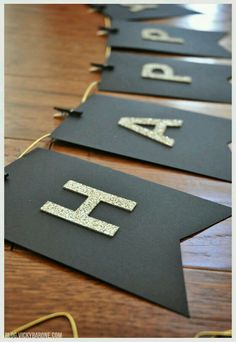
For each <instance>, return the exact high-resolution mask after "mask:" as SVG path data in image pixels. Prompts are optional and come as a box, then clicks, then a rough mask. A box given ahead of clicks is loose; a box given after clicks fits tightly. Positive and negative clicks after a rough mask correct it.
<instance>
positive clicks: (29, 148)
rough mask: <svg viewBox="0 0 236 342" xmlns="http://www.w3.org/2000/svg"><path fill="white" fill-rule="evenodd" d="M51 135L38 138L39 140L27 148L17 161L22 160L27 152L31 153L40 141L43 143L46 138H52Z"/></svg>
mask: <svg viewBox="0 0 236 342" xmlns="http://www.w3.org/2000/svg"><path fill="white" fill-rule="evenodd" d="M50 135H51V133H47V134H45V135H43V136H42V137H40V138H38V139H37V140H35V141H34V142H33V143H32V144H31V145H30V146H29V147H27V148H26V149H25V150H24V151H23V152H22V153H21V154H20V155H19V157H18V158H17V159H20V158H22V157H23V156H24V155H25V154H26V153H27V152H29V151H30V150H31V149H32V148H33V147H34V146H35V145H37V144H38V143H39V142H40V141H42V140H43V139H45V138H48V137H50Z"/></svg>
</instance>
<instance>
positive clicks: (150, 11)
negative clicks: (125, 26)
mask: <svg viewBox="0 0 236 342" xmlns="http://www.w3.org/2000/svg"><path fill="white" fill-rule="evenodd" d="M92 7H93V8H94V9H96V10H98V11H100V12H102V13H103V14H104V15H105V16H107V17H110V18H113V19H124V20H146V19H161V18H170V17H176V16H182V15H189V14H199V12H196V11H193V10H190V9H187V8H184V7H182V6H179V5H174V4H171V5H168V4H131V5H127V4H123V5H121V4H120V5H110V4H104V5H92Z"/></svg>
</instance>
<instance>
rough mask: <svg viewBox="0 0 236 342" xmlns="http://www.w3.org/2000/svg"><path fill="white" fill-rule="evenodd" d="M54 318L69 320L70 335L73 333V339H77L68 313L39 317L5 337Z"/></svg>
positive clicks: (76, 331) (72, 321) (75, 328)
mask: <svg viewBox="0 0 236 342" xmlns="http://www.w3.org/2000/svg"><path fill="white" fill-rule="evenodd" d="M56 317H66V318H67V319H68V320H69V322H70V326H71V330H72V333H73V337H75V338H77V337H79V336H78V330H77V326H76V323H75V320H74V318H73V317H72V316H71V314H70V313H68V312H55V313H52V314H50V315H46V316H42V317H40V318H38V319H35V320H34V321H32V322H29V323H26V324H24V325H22V326H20V327H19V328H16V329H14V330H12V331H11V332H9V333H7V334H6V336H5V337H14V336H16V335H17V334H19V333H20V332H23V331H24V330H27V329H29V328H32V327H34V326H35V325H38V324H40V323H42V322H45V321H48V320H50V319H52V318H56Z"/></svg>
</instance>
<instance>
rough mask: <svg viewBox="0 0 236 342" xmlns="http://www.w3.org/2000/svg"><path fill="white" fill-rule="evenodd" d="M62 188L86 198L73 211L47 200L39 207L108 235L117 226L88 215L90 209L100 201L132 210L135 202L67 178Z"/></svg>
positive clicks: (115, 229) (111, 233) (111, 234)
mask: <svg viewBox="0 0 236 342" xmlns="http://www.w3.org/2000/svg"><path fill="white" fill-rule="evenodd" d="M63 188H64V189H67V190H70V191H73V192H76V193H79V194H81V195H85V196H87V197H88V198H87V199H86V200H85V201H84V202H83V203H82V204H81V206H80V207H79V208H78V209H77V210H75V211H74V210H71V209H68V208H65V207H62V206H60V205H58V204H56V203H53V202H50V201H47V202H46V203H45V204H44V205H43V206H42V207H41V208H40V209H41V210H42V211H44V212H46V213H48V214H51V215H55V216H57V217H60V218H62V219H64V220H67V221H70V222H73V223H76V224H79V225H81V226H83V227H86V228H89V229H92V230H95V231H97V232H99V233H102V234H105V235H108V236H114V235H115V233H116V232H117V230H118V229H119V227H118V226H115V225H113V224H111V223H107V222H104V221H101V220H98V219H95V218H93V217H90V216H89V214H90V213H91V212H92V210H93V209H94V208H95V207H96V206H97V205H98V204H99V203H100V202H104V203H108V204H110V205H113V206H115V207H118V208H122V209H125V210H127V211H132V210H133V209H134V208H135V206H136V204H137V203H136V202H134V201H130V200H127V199H125V198H122V197H118V196H115V195H112V194H109V193H107V192H104V191H101V190H97V189H95V188H91V187H89V186H87V185H84V184H81V183H77V182H75V181H73V180H69V181H68V182H67V183H66V184H65V185H64V187H63Z"/></svg>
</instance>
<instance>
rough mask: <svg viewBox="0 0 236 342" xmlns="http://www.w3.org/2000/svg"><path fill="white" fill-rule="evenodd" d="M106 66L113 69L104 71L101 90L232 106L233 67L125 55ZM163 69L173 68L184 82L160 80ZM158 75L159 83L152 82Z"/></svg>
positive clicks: (114, 54) (117, 55)
mask: <svg viewBox="0 0 236 342" xmlns="http://www.w3.org/2000/svg"><path fill="white" fill-rule="evenodd" d="M107 65H109V66H110V68H104V69H103V70H102V80H101V83H100V84H99V89H100V90H105V91H111V92H121V93H134V94H143V95H152V96H167V97H174V98H182V99H192V100H202V101H212V102H224V103H231V83H230V79H231V66H228V65H213V64H203V63H193V62H186V61H179V60H177V59H174V58H162V57H151V56H143V55H135V54H130V53H122V52H121V53H120V52H112V53H111V55H110V57H109V58H108V60H107ZM160 67H161V68H167V69H170V68H171V71H170V72H171V73H173V75H171V77H174V78H176V77H179V76H180V77H181V82H177V81H170V80H166V79H165V80H164V79H160V77H162V75H163V70H161V69H160ZM168 72H169V71H168V70H167V71H166V73H168ZM144 73H145V75H143V74H144ZM147 73H148V74H150V73H151V74H152V75H151V76H150V75H147ZM156 75H158V77H159V79H155V78H151V77H153V76H154V77H156ZM183 77H184V79H183ZM186 78H187V81H185V80H186ZM168 79H169V76H168Z"/></svg>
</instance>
